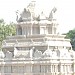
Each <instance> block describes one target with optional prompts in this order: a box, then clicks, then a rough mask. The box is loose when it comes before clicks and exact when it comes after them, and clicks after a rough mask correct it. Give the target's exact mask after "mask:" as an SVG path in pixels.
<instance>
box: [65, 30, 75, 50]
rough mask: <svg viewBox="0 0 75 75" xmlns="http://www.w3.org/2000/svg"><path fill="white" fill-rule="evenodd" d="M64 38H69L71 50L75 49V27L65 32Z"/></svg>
mask: <svg viewBox="0 0 75 75" xmlns="http://www.w3.org/2000/svg"><path fill="white" fill-rule="evenodd" d="M66 38H69V39H70V40H71V45H72V48H73V50H75V29H73V30H70V31H69V32H68V33H67V34H66Z"/></svg>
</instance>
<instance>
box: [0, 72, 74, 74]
mask: <svg viewBox="0 0 75 75" xmlns="http://www.w3.org/2000/svg"><path fill="white" fill-rule="evenodd" d="M0 75H75V73H58V72H56V73H1V74H0Z"/></svg>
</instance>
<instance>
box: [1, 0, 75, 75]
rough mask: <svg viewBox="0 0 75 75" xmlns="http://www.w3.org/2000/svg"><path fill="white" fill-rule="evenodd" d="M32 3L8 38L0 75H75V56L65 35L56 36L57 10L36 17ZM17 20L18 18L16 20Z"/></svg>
mask: <svg viewBox="0 0 75 75" xmlns="http://www.w3.org/2000/svg"><path fill="white" fill-rule="evenodd" d="M34 10H35V2H34V1H32V2H31V3H30V4H29V5H28V6H27V8H24V11H23V12H22V13H21V15H20V18H17V24H16V35H15V36H8V37H7V38H6V39H5V40H4V41H3V43H2V51H1V52H0V74H1V75H75V61H74V60H75V58H74V57H75V52H74V51H73V50H72V47H71V44H70V40H69V39H65V35H60V34H57V28H58V23H57V21H56V19H54V17H53V15H54V14H55V13H56V11H57V9H56V8H55V7H54V8H53V9H52V10H51V13H50V14H49V17H46V16H45V15H44V13H43V12H42V13H41V14H39V15H38V16H37V17H36V16H35V12H34ZM17 17H18V16H17Z"/></svg>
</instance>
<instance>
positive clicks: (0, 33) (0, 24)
mask: <svg viewBox="0 0 75 75" xmlns="http://www.w3.org/2000/svg"><path fill="white" fill-rule="evenodd" d="M15 34H16V28H15V24H14V23H10V24H6V23H5V22H4V20H3V19H1V20H0V47H1V43H2V41H3V40H4V39H5V38H6V37H7V36H13V35H15Z"/></svg>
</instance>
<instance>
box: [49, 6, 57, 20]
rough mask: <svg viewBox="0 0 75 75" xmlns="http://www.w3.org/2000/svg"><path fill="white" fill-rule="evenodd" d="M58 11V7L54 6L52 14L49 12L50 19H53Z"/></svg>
mask: <svg viewBox="0 0 75 75" xmlns="http://www.w3.org/2000/svg"><path fill="white" fill-rule="evenodd" d="M56 11H57V9H56V8H55V7H54V8H53V9H52V10H51V12H50V14H49V20H52V19H53V16H54V13H55V12H56Z"/></svg>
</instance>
